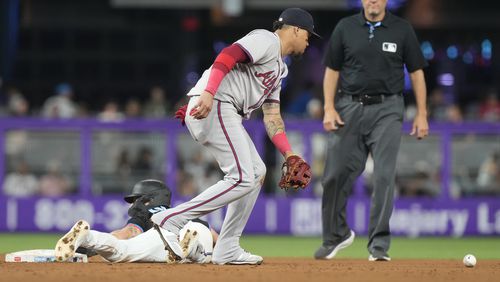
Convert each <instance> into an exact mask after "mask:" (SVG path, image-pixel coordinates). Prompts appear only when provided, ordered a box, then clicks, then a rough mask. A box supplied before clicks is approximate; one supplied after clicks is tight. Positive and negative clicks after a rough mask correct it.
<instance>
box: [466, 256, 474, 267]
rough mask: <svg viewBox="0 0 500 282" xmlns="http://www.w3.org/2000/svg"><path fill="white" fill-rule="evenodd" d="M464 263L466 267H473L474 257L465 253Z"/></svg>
mask: <svg viewBox="0 0 500 282" xmlns="http://www.w3.org/2000/svg"><path fill="white" fill-rule="evenodd" d="M464 265H465V266H467V267H474V266H475V265H476V257H475V256H474V255H471V254H468V255H465V257H464Z"/></svg>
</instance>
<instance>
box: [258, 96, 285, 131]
mask: <svg viewBox="0 0 500 282" xmlns="http://www.w3.org/2000/svg"><path fill="white" fill-rule="evenodd" d="M262 111H263V112H264V125H265V126H266V131H267V135H268V136H269V138H271V139H272V138H273V136H274V135H276V133H280V132H284V131H285V123H284V122H283V119H282V118H281V114H280V105H279V104H277V103H264V105H262Z"/></svg>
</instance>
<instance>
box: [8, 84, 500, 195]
mask: <svg viewBox="0 0 500 282" xmlns="http://www.w3.org/2000/svg"><path fill="white" fill-rule="evenodd" d="M320 87H321V86H320V85H315V84H313V83H306V84H305V86H304V88H303V90H301V91H297V93H296V95H289V93H287V97H290V96H291V97H292V98H289V99H283V101H282V105H283V107H282V111H283V115H284V117H285V118H288V119H290V120H293V119H294V118H300V119H312V120H318V121H320V120H322V118H323V105H322V98H321V97H322V93H321V88H320ZM75 91H77V90H75V89H74V88H73V87H72V85H70V84H68V83H60V84H58V85H56V86H55V88H54V93H53V95H50V96H49V97H48V98H47V99H46V100H45V102H44V103H43V105H41V106H40V107H31V106H30V102H29V101H28V100H27V99H26V98H25V96H24V95H23V93H22V92H21V91H20V90H19V89H18V88H15V87H9V88H7V89H4V92H3V93H4V95H3V99H2V100H0V101H1V104H0V117H11V118H12V117H42V118H46V119H73V118H96V119H97V120H100V121H103V122H120V121H124V120H126V119H139V118H145V119H166V118H171V117H172V113H173V112H174V111H175V109H176V108H177V107H179V106H180V105H182V104H184V103H186V101H187V100H186V98H183V99H181V100H180V101H170V100H169V98H168V92H167V91H166V90H165V89H164V88H162V87H160V86H153V87H151V89H150V91H149V93H145V94H144V95H142V96H141V97H140V98H139V97H136V98H129V99H128V100H126V102H125V103H123V102H122V103H120V102H118V101H116V100H109V101H107V102H105V103H104V104H103V105H102V106H101V107H100V109H99V110H96V111H93V110H90V109H88V108H87V107H85V106H83V105H86V104H87V103H84V102H85V101H78V99H75V97H77V95H75V94H76V93H75ZM407 96H408V97H410V96H411V95H407ZM477 97H478V99H477V101H476V102H475V103H468V104H466V105H460V104H457V103H455V102H454V99H450V96H449V95H448V94H447V93H446V92H445V91H444V90H443V88H439V87H438V88H435V89H432V90H431V91H430V92H429V94H428V109H429V117H430V120H431V121H433V122H449V123H458V124H459V123H462V122H467V121H476V122H477V121H480V122H485V123H498V122H500V102H499V93H498V91H497V90H496V89H495V88H490V89H488V90H487V91H485V93H480V94H478V95H477ZM414 114H415V106H414V104H413V101H411V100H408V101H407V107H406V113H405V115H406V117H405V118H406V120H407V121H409V120H411V119H412V118H413V115H414ZM254 118H259V114H258V113H257V114H255V115H254ZM19 134H21V135H22V134H23V132H21V131H20V132H19ZM19 134H17V133H16V134H14V133H12V134H10V135H9V136H8V137H9V138H7V139H8V140H7V141H6V145H7V146H14V147H15V144H14V143H16V144H17V143H19V142H17V141H16V140H17V139H16V138H15V137H16V136H17V135H19ZM25 138H26V137H25ZM496 140H498V138H497V139H496ZM12 142H13V143H12ZM493 142H495V141H493ZM11 143H12V144H11ZM181 143H182V142H181ZM182 145H183V146H187V145H186V144H185V143H183V144H182ZM316 146H317V145H316ZM321 146H323V145H321ZM497 147H498V146H497ZM193 148H195V147H193ZM135 149H137V150H136V151H137V152H135V151H134V152H135V153H134V152H131V151H130V150H125V149H123V150H122V151H121V152H116V154H115V155H116V156H114V158H113V159H114V161H113V162H114V164H113V166H114V168H113V171H112V172H111V174H112V177H113V179H112V180H111V182H110V181H107V182H106V181H104V180H102V181H101V182H102V183H101V184H99V183H98V182H94V183H93V185H94V186H96V187H97V186H99V187H100V188H99V189H94V188H93V191H94V192H96V191H97V193H98V194H105V193H122V192H124V191H126V190H127V189H129V188H130V187H129V186H130V185H131V184H132V183H133V182H134V181H136V180H140V179H141V178H150V177H156V178H162V177H164V174H163V175H162V174H161V173H158V171H161V170H164V168H163V167H162V168H155V167H154V166H155V164H154V163H153V162H152V156H153V155H154V154H155V152H154V151H153V150H152V149H151V148H148V147H145V146H144V147H141V148H135ZM7 151H10V150H7ZM188 151H189V152H190V155H187V156H181V157H179V158H178V170H177V175H176V183H177V187H175V188H174V189H175V190H176V193H177V194H178V195H179V196H186V197H191V196H194V195H197V194H198V193H199V192H201V190H202V189H204V188H205V187H208V186H210V185H211V184H213V183H215V182H217V181H218V180H220V179H221V178H222V177H223V175H222V172H221V171H220V170H218V169H217V165H216V164H215V163H214V160H213V159H212V158H211V157H210V156H209V155H207V154H205V153H203V152H201V151H200V150H197V149H193V150H188ZM318 152H322V150H319V151H318ZM7 153H8V154H9V152H7ZM322 161H323V160H322V156H321V154H320V155H319V156H315V160H314V162H315V163H318V164H319V163H321V162H322ZM7 162H8V163H7V164H6V168H7V171H6V172H5V175H4V183H3V190H4V193H5V194H7V195H11V196H17V197H23V196H29V195H44V196H60V195H64V194H68V193H74V192H76V191H77V189H78V188H77V186H78V181H79V178H78V177H79V176H78V173H73V174H71V173H69V174H68V173H65V171H63V170H62V169H61V168H62V166H64V164H62V163H61V161H57V160H49V161H47V164H46V166H45V168H44V171H41V169H40V168H38V169H37V170H36V171H35V172H33V170H32V169H31V168H30V164H29V163H28V162H26V160H24V159H23V158H22V157H21V158H14V159H8V160H7ZM277 163H278V164H279V162H277ZM421 163H422V162H418V161H417V162H415V164H414V167H413V168H412V169H411V175H404V174H399V175H398V179H397V186H398V189H397V193H398V195H400V196H409V197H412V196H430V197H435V196H438V195H439V194H440V193H441V187H440V186H441V179H440V176H441V174H440V167H439V166H438V167H437V168H436V169H434V170H432V171H430V170H429V165H428V164H423V165H422V164H421ZM372 169H373V168H372V165H370V163H369V162H368V163H367V169H366V171H365V173H364V177H365V179H366V181H365V182H367V183H365V189H366V192H367V193H369V192H370V189H371V188H370V187H371V186H370V184H369V181H370V173H371V170H372ZM269 171H270V174H271V171H272V170H269ZM276 171H277V173H278V174H279V168H278V169H276ZM315 171H317V173H316V175H315V178H316V179H320V178H321V171H322V165H319V166H317V167H316V169H315ZM473 171H474V172H473V173H472V174H470V173H465V174H470V175H468V177H466V179H467V180H466V181H464V180H463V179H464V177H458V176H457V177H455V176H454V179H452V180H451V183H450V185H451V186H452V187H451V193H453V194H454V195H455V194H456V196H458V197H460V196H466V195H474V194H476V195H477V194H500V149H499V150H497V151H493V152H491V153H490V154H489V155H488V157H487V158H486V159H484V160H483V161H482V163H481V164H480V165H476V167H475V168H473ZM271 178H272V177H271ZM457 179H458V180H457ZM270 181H271V182H272V180H270ZM109 183H111V184H109ZM267 185H271V186H273V187H271V188H270V189H269V188H265V189H264V191H265V192H267V193H271V194H277V193H278V194H279V193H280V192H279V190H278V189H277V188H276V187H275V185H273V184H272V183H271V184H267ZM101 186H102V187H101ZM313 186H314V188H313V189H314V193H315V194H316V195H320V194H321V189H322V188H321V185H320V182H319V181H317V182H315V184H313ZM464 187H466V188H464ZM285 196H286V195H285Z"/></svg>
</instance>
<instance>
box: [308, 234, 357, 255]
mask: <svg viewBox="0 0 500 282" xmlns="http://www.w3.org/2000/svg"><path fill="white" fill-rule="evenodd" d="M354 237H356V235H355V234H354V231H352V230H351V233H350V234H349V236H348V237H347V238H345V239H344V240H343V241H342V242H340V243H339V244H338V245H336V246H324V245H322V246H321V247H319V249H318V250H317V251H316V252H315V253H314V258H315V259H332V258H334V257H335V256H336V255H337V253H338V251H340V250H342V249H345V248H347V247H349V246H350V245H351V244H352V242H354Z"/></svg>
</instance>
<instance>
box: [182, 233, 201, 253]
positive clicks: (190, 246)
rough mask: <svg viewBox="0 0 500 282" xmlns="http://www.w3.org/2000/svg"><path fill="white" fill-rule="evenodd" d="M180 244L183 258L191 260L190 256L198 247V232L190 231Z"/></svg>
mask: <svg viewBox="0 0 500 282" xmlns="http://www.w3.org/2000/svg"><path fill="white" fill-rule="evenodd" d="M180 244H181V248H182V255H183V257H184V258H189V257H190V255H191V254H192V253H194V252H195V251H196V246H197V245H198V232H197V231H196V230H194V231H192V230H191V229H188V230H187V231H186V234H184V237H183V238H182V240H181V241H180Z"/></svg>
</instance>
